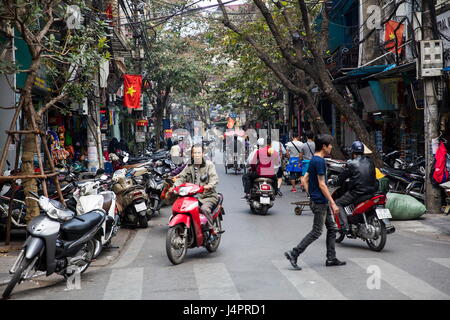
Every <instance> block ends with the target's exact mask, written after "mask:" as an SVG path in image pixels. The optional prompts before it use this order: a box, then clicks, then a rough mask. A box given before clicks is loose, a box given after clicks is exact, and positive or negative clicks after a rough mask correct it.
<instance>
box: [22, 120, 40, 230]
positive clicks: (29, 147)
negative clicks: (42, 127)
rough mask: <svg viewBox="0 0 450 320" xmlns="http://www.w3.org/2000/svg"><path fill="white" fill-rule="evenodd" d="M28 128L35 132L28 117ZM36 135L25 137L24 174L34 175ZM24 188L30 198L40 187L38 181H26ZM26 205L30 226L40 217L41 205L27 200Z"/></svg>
mask: <svg viewBox="0 0 450 320" xmlns="http://www.w3.org/2000/svg"><path fill="white" fill-rule="evenodd" d="M27 118H28V119H27V122H26V128H25V130H33V129H34V128H33V125H32V124H31V121H30V119H29V117H27ZM35 141H36V140H35V136H34V134H25V135H24V144H23V152H22V174H23V175H29V174H34V154H35V150H36V142H35ZM23 187H24V191H25V195H26V196H29V195H30V193H29V192H30V191H32V192H35V193H37V192H38V185H37V182H36V179H24V181H23ZM25 204H26V206H27V214H26V216H25V221H26V223H27V224H28V223H29V222H30V221H31V220H32V219H33V218H34V217H37V216H38V215H39V205H38V203H37V202H36V201H34V200H31V199H27V198H25Z"/></svg>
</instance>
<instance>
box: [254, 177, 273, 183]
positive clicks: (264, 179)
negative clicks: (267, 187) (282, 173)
mask: <svg viewBox="0 0 450 320" xmlns="http://www.w3.org/2000/svg"><path fill="white" fill-rule="evenodd" d="M255 182H267V183H272V182H273V180H272V179H270V178H257V179H255Z"/></svg>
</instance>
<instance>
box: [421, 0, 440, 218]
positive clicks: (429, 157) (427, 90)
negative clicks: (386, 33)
mask: <svg viewBox="0 0 450 320" xmlns="http://www.w3.org/2000/svg"><path fill="white" fill-rule="evenodd" d="M435 2H436V1H435V0H425V1H422V12H423V17H422V23H423V24H422V26H423V30H422V34H423V40H438V39H436V38H435V35H434V34H433V19H434V20H436V16H435V15H434V16H433V13H434V12H435V11H434V10H433V9H434V6H435V5H436V4H435ZM435 80H436V77H424V78H423V86H424V87H423V88H424V98H425V107H424V131H425V161H426V177H425V205H426V207H427V210H428V212H430V213H439V212H440V207H441V194H440V190H439V189H438V188H436V187H434V186H433V185H432V184H431V180H430V172H431V169H432V168H431V166H432V163H433V158H434V155H433V151H432V139H435V138H437V137H438V136H439V133H438V123H439V112H438V101H437V97H436V95H435V93H434V92H435V90H434V86H435V84H434V82H435Z"/></svg>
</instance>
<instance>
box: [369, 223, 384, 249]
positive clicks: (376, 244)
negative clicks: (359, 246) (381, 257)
mask: <svg viewBox="0 0 450 320" xmlns="http://www.w3.org/2000/svg"><path fill="white" fill-rule="evenodd" d="M368 222H369V224H371V225H373V226H374V227H375V228H380V235H379V236H378V238H377V239H376V240H374V239H367V240H366V242H367V245H368V246H369V248H370V250H372V251H377V252H380V251H381V250H383V248H384V246H385V245H386V240H387V232H386V226H385V225H384V223H383V222H381V221H380V220H379V219H378V218H377V217H376V216H372V217H371V218H369V221H368Z"/></svg>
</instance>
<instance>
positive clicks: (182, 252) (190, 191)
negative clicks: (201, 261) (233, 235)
mask: <svg viewBox="0 0 450 320" xmlns="http://www.w3.org/2000/svg"><path fill="white" fill-rule="evenodd" d="M173 192H174V193H175V194H176V195H178V196H179V197H178V199H177V200H176V201H175V202H174V204H173V206H172V216H171V217H170V220H169V230H168V232H167V238H166V251H167V256H168V257H169V260H170V262H172V263H173V264H180V263H182V262H183V260H184V258H185V256H186V251H187V249H188V248H195V247H205V248H206V250H208V251H209V252H214V251H216V250H217V248H218V247H219V244H220V239H221V234H222V233H223V230H222V225H221V221H222V220H223V217H222V216H223V215H224V214H225V212H224V210H223V207H222V202H223V196H222V195H221V194H220V193H219V203H218V204H217V206H216V207H215V208H214V209H213V212H212V216H213V226H214V230H215V232H216V233H217V237H216V238H215V240H213V241H211V240H210V239H209V238H210V231H209V229H208V227H207V221H208V220H207V218H206V217H205V216H204V215H203V214H202V213H201V212H200V205H199V200H198V199H197V198H196V197H195V195H196V194H199V193H203V192H204V188H203V186H199V185H196V184H193V183H184V184H182V185H180V186H178V187H176V188H174V190H173Z"/></svg>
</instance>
